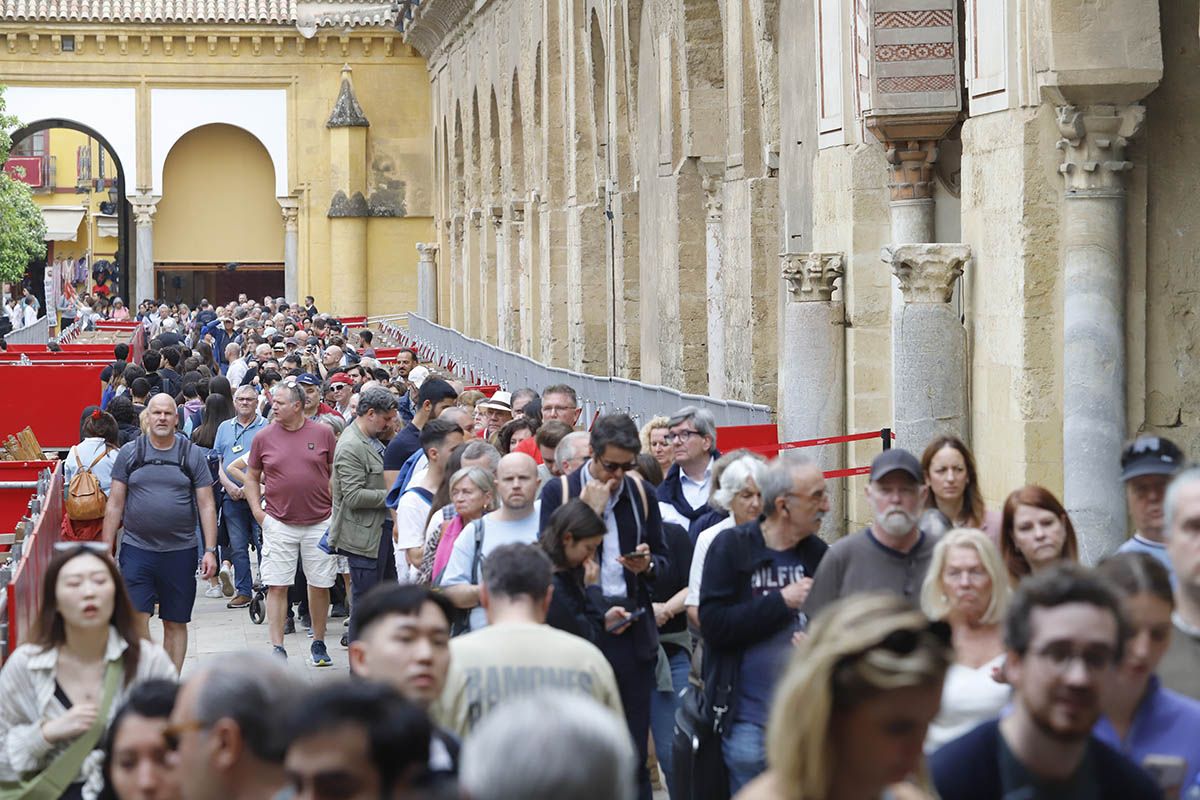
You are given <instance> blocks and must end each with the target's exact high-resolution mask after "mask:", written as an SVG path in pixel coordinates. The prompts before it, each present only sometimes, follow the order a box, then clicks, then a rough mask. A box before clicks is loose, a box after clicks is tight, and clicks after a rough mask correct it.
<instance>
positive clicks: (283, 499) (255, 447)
mask: <svg viewBox="0 0 1200 800" xmlns="http://www.w3.org/2000/svg"><path fill="white" fill-rule="evenodd" d="M335 449H337V438H336V437H334V435H333V431H332V430H330V428H329V426H328V425H325V424H324V423H320V422H313V421H312V420H308V419H306V420H304V425H303V427H301V428H299V429H298V430H294V431H289V430H287V429H286V428H284V427H283V426H282V425H280V424H279V423H272V424H270V425H268V426H267V427H265V428H263V429H262V430H261V431H259V433H258V435H257V436H255V437H254V443H253V444H251V445H250V458H249V459H247V463H248V464H249V465H250V467H252V468H254V469H261V470H262V480H263V483H264V484H265V485H266V490H265V492H264V494H265V495H266V499H267V513H268V514H270V515H271V516H272V517H274V518H275V519H277V520H279V521H280V522H284V523H287V524H288V525H315V524H316V523H318V522H321V521H323V520H326V519H328V518H329V515H330V513H331V511H332V509H333V496H332V495H331V494H330V491H329V475H330V472H331V471H332V468H333V452H334V450H335Z"/></svg>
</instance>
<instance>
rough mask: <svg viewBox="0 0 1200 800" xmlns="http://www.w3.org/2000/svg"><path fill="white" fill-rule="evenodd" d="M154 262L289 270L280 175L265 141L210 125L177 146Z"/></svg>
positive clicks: (170, 159) (166, 176)
mask: <svg viewBox="0 0 1200 800" xmlns="http://www.w3.org/2000/svg"><path fill="white" fill-rule="evenodd" d="M154 261H155V263H157V264H163V263H182V264H204V263H215V264H223V263H227V262H230V261H238V262H245V263H250V264H282V263H283V219H282V218H281V217H280V215H279V202H278V201H277V200H276V199H275V169H274V167H273V165H272V164H271V157H270V155H268V154H267V150H266V148H264V147H263V146H262V144H261V143H260V142H259V141H258V139H256V138H255V137H254V136H252V135H250V134H249V133H247V132H246V131H244V130H242V129H240V128H235V127H233V126H232V125H205V126H204V127H201V128H197V129H196V130H194V131H191V132H190V133H188V134H187V135H186V136H184V137H183V138H182V139H180V140H179V141H178V142H176V143H175V146H174V147H173V148H171V152H170V154H169V155H168V156H167V161H166V164H165V165H164V166H163V189H162V200H161V201H159V203H158V212H157V213H156V214H155V216H154Z"/></svg>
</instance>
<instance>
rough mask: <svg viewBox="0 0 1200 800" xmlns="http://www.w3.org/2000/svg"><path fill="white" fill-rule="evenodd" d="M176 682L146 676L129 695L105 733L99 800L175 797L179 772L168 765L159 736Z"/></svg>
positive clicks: (171, 706)
mask: <svg viewBox="0 0 1200 800" xmlns="http://www.w3.org/2000/svg"><path fill="white" fill-rule="evenodd" d="M178 692H179V686H178V685H177V684H176V683H175V682H174V681H168V680H160V679H155V680H150V681H146V682H145V683H140V684H138V685H137V686H135V687H134V688H133V690H132V691H131V692H130V693H129V697H128V698H127V699H126V700H125V703H124V705H122V706H121V709H120V710H119V711H117V713H116V716H114V717H113V719H112V724H111V725H110V726H109V728H108V734H107V735H106V736H105V737H104V764H103V765H102V766H101V768H100V770H101V772H102V773H103V775H104V789H103V791H101V793H100V800H179V798H180V797H181V796H182V795H181V793H180V789H179V776H178V775H177V774H176V772H175V770H173V769H172V768H171V765H170V764H168V763H167V753H168V752H169V751H168V749H167V744H166V741H165V739H164V735H165V733H166V730H167V723H168V720H169V719H170V716H171V711H172V710H174V708H175V695H176V694H178Z"/></svg>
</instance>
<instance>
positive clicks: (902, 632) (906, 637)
mask: <svg viewBox="0 0 1200 800" xmlns="http://www.w3.org/2000/svg"><path fill="white" fill-rule="evenodd" d="M926 635H932V636H933V638H934V639H935V640H937V642H938V644H940V645H942V646H943V647H950V646H951V643H952V642H953V635H952V633H951V630H950V623H948V622H945V621H943V620H935V621H933V622H930V623H929V624H928V625H926V626H924V627H919V628H900V629H899V630H894V631H892V632H891V633H889V634H888V635H887V636H885V637H883V638H882V639H880V640H879V641H878V642H876V643H875V644H872V645H869V646H868V647H866V648H864V649H862V650H858V651H856V652H853V653H848V654H846V655H844V656H842V657H841V658H839V659H838V662H837V667H838V668H841V667H844V666H846V665H847V664H851V663H853V662H855V661H857V660H858V659H860V658H862V657H863V656H865V655H866V654H867V653H869V652H871V651H872V650H881V649H882V650H887V651H888V652H889V653H894V654H895V655H898V656H908V655H912V654H913V653H914V652H915V651H916V649H917V647H918V646H919V645H920V644H921V638H922V637H923V636H926Z"/></svg>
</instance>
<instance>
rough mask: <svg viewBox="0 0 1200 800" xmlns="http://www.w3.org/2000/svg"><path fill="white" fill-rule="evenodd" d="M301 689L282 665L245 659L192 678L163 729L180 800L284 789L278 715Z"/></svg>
mask: <svg viewBox="0 0 1200 800" xmlns="http://www.w3.org/2000/svg"><path fill="white" fill-rule="evenodd" d="M301 691H302V690H301V688H300V687H299V686H297V685H296V682H295V681H294V680H293V679H292V677H291V676H290V675H289V674H288V671H287V668H286V667H285V666H284V665H283V664H280V663H278V662H273V661H270V660H268V659H266V658H263V657H261V656H252V655H249V654H240V655H234V656H232V657H231V658H226V659H225V660H224V661H220V662H214V665H213V666H209V667H204V668H201V669H200V670H199V671H198V672H197V673H196V674H194V675H192V676H191V677H190V678H189V679H188V680H187V681H186V682H185V683H184V685H183V687H182V688H181V689H180V690H179V696H178V698H177V699H176V700H175V708H174V709H173V710H172V711H171V721H170V724H168V725H167V727H166V729H165V730H164V731H163V739H164V744H165V746H166V749H167V763H168V764H169V765H170V766H171V768H172V769H174V770H175V772H176V773H177V774H178V776H179V786H180V790H181V794H182V797H183V798H184V800H263V798H267V797H274V796H275V795H276V793H277V792H279V791H280V790H281V789H283V787H284V784H285V783H286V780H285V778H284V773H283V755H284V750H285V748H286V745H287V742H286V739H287V736H288V731H287V730H286V729H285V728H284V725H283V720H282V719H281V716H282V714H283V713H284V712H286V710H287V709H289V708H291V707H292V706H293V705H294V704H295V702H296V699H297V698H298V697H300V696H302V695H301Z"/></svg>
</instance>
